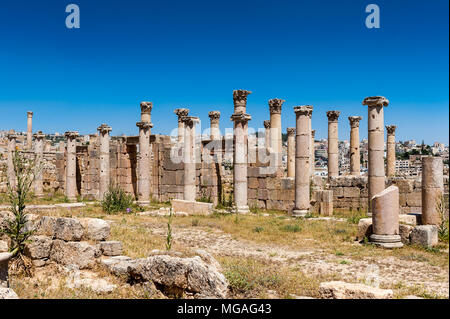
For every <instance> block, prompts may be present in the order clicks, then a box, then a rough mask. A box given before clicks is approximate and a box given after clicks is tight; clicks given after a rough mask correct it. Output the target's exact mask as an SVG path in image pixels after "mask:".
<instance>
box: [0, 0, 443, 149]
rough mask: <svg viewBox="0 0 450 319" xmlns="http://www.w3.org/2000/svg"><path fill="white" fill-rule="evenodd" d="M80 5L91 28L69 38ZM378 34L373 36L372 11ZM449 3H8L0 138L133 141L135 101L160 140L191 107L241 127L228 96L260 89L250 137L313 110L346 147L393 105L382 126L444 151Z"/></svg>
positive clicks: (321, 129) (0, 36)
mask: <svg viewBox="0 0 450 319" xmlns="http://www.w3.org/2000/svg"><path fill="white" fill-rule="evenodd" d="M69 3H76V4H78V5H79V7H80V10H81V28H80V29H67V28H66V27H65V19H66V16H67V13H66V12H65V7H66V5H67V4H69ZM370 3H376V4H378V5H379V7H380V10H381V28H380V29H367V28H366V27H365V19H366V16H367V13H365V7H366V5H368V4H370ZM448 12H449V7H448V1H446V0H445V1H438V0H433V1H414V0H408V1H405V0H402V1H400V0H389V1H379V0H369V1H358V0H346V1H317V0H316V1H312V0H311V1H299V0H295V1H294V0H293V1H283V0H281V1H280V0H278V1H264V0H257V1H246V0H241V1H234V0H226V1H225V0H224V1H217V0H214V1H213V0H208V1H196V0H189V1H187V0H184V1H144V0H142V1H137V0H128V1H122V0H120V1H112V0H110V1H104V0H95V1H94V0H71V2H70V1H61V0H59V1H49V0H47V1H45V0H39V1H37V0H36V1H31V0H29V1H23V0H14V1H13V0H4V1H1V3H0V129H10V128H14V129H16V130H22V131H24V130H26V111H27V110H32V111H34V121H33V130H34V131H36V130H43V131H45V132H49V133H51V132H55V131H58V132H60V133H62V132H64V131H66V130H79V131H80V133H82V134H86V133H93V132H95V130H96V128H97V127H98V126H99V125H100V124H101V123H107V124H109V125H110V126H112V128H113V132H112V133H113V134H114V135H116V134H121V133H125V134H137V132H138V129H137V127H136V125H135V123H136V122H137V121H138V120H139V102H140V101H152V102H153V103H154V107H153V111H152V121H153V123H154V129H153V131H152V132H154V133H163V134H167V133H169V132H170V131H171V130H172V129H173V128H174V127H176V125H177V118H176V115H175V114H173V110H174V109H175V108H177V107H188V108H189V109H190V110H191V115H194V116H199V117H200V119H201V120H202V126H203V127H208V126H209V119H208V116H207V112H208V111H210V110H220V111H221V112H222V118H221V127H222V128H224V127H231V126H232V123H231V122H230V115H231V114H232V112H233V100H232V91H233V90H234V89H247V90H251V91H253V94H251V95H250V96H249V99H248V107H247V110H248V113H249V114H251V115H252V117H253V119H252V121H251V122H250V126H253V127H256V128H257V127H262V122H263V120H265V119H268V118H269V109H268V104H267V101H268V100H269V99H271V98H283V99H285V100H286V103H285V105H284V107H283V112H282V124H283V131H285V129H286V127H288V126H295V120H294V119H295V116H294V112H293V106H295V105H301V104H312V105H313V106H314V113H313V120H312V125H313V128H314V129H316V136H317V137H318V138H325V137H326V136H327V118H326V115H325V112H326V111H327V110H332V109H337V110H340V111H341V117H340V126H339V137H340V139H349V122H348V119H347V117H348V116H350V115H362V116H363V120H362V121H361V138H363V137H366V136H367V108H366V107H365V106H362V105H361V101H362V100H363V99H364V97H366V96H371V95H383V96H385V97H387V98H388V99H389V100H390V102H391V104H390V105H389V106H388V107H387V108H386V109H385V124H395V125H397V126H398V129H397V139H399V140H406V139H416V140H417V141H418V142H421V140H422V139H424V140H425V142H426V143H433V142H434V141H441V142H444V143H446V144H448V141H449V139H448V135H449V126H448V125H449V124H448V123H449V91H448V85H449V73H448V72H449V71H448V68H449V60H448V56H449V34H448V27H449V20H448Z"/></svg>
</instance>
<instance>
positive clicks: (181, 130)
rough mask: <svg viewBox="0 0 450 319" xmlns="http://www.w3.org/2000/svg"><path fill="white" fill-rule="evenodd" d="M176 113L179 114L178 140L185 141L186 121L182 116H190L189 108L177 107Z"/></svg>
mask: <svg viewBox="0 0 450 319" xmlns="http://www.w3.org/2000/svg"><path fill="white" fill-rule="evenodd" d="M174 113H175V114H176V115H177V116H178V142H179V143H183V141H184V123H183V121H182V120H181V118H183V117H185V116H188V114H189V109H175V111H174Z"/></svg>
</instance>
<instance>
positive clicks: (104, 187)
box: [97, 124, 111, 200]
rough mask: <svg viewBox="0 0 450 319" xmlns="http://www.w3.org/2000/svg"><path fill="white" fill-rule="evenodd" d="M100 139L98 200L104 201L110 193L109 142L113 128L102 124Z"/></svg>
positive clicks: (99, 130)
mask: <svg viewBox="0 0 450 319" xmlns="http://www.w3.org/2000/svg"><path fill="white" fill-rule="evenodd" d="M97 130H98V133H99V139H100V147H99V150H100V165H99V169H100V170H99V175H100V181H99V192H98V199H99V200H103V196H104V194H105V193H106V192H107V191H108V187H109V182H110V175H109V140H110V134H109V132H111V127H110V126H108V125H106V124H102V125H100V126H99V127H98V128H97Z"/></svg>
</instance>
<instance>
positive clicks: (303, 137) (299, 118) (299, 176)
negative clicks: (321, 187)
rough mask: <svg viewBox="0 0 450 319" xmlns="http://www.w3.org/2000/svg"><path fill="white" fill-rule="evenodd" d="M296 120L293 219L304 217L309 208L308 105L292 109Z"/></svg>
mask: <svg viewBox="0 0 450 319" xmlns="http://www.w3.org/2000/svg"><path fill="white" fill-rule="evenodd" d="M294 112H295V118H296V127H295V131H296V136H295V206H294V210H293V211H292V215H293V216H294V217H303V216H305V215H306V214H307V213H308V211H309V208H310V198H309V197H310V194H309V178H310V173H311V167H310V163H309V161H310V156H311V151H310V145H311V129H310V128H309V124H308V122H309V117H310V116H311V113H312V107H311V106H309V105H302V106H295V107H294Z"/></svg>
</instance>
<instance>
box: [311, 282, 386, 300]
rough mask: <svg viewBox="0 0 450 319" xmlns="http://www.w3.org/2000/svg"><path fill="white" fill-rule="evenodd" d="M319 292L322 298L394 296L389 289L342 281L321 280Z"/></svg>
mask: <svg viewBox="0 0 450 319" xmlns="http://www.w3.org/2000/svg"><path fill="white" fill-rule="evenodd" d="M319 293H320V296H321V297H322V298H324V299H392V298H393V296H394V293H393V291H392V290H391V289H380V288H376V287H372V286H368V285H364V284H353V283H348V282H343V281H329V282H322V283H321V284H320V287H319Z"/></svg>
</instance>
